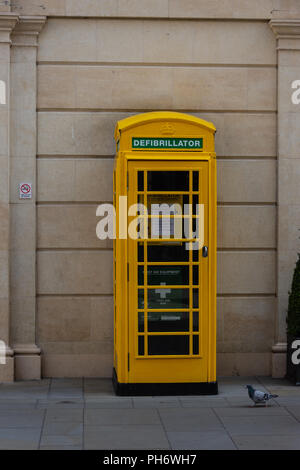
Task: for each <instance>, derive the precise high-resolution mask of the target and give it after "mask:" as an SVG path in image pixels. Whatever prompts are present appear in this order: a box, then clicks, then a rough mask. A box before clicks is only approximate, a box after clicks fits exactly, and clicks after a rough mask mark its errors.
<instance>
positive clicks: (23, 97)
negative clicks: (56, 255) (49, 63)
mask: <svg viewBox="0 0 300 470" xmlns="http://www.w3.org/2000/svg"><path fill="white" fill-rule="evenodd" d="M45 21H46V17H34V16H20V17H19V22H18V24H17V25H16V27H15V29H14V31H13V34H12V48H11V134H10V137H11V159H10V171H11V176H10V203H11V341H12V344H13V348H14V354H15V378H16V380H30V379H39V378H40V377H41V357H40V349H39V348H38V347H37V346H36V344H35V343H36V340H35V338H36V95H37V84H36V60H37V45H38V35H39V33H40V31H41V30H42V28H43V26H44V24H45ZM24 182H25V183H31V184H32V198H31V199H20V197H19V185H20V183H24Z"/></svg>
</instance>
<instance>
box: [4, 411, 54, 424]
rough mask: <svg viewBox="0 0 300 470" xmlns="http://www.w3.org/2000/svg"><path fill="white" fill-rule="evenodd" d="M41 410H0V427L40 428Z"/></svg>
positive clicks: (42, 418)
mask: <svg viewBox="0 0 300 470" xmlns="http://www.w3.org/2000/svg"><path fill="white" fill-rule="evenodd" d="M44 416H45V412H44V411H43V410H0V428H40V427H41V426H42V424H43V420H44Z"/></svg>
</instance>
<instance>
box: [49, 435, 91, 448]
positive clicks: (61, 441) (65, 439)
mask: <svg viewBox="0 0 300 470" xmlns="http://www.w3.org/2000/svg"><path fill="white" fill-rule="evenodd" d="M82 445H83V443H82V436H73V435H68V436H65V435H54V436H42V439H41V443H40V446H41V447H44V446H52V447H55V448H58V447H62V446H64V447H65V446H72V447H74V446H80V447H81V446H82Z"/></svg>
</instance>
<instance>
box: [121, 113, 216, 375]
mask: <svg viewBox="0 0 300 470" xmlns="http://www.w3.org/2000/svg"><path fill="white" fill-rule="evenodd" d="M214 133H215V127H214V126H213V124H211V123H208V122H206V121H204V120H202V119H199V118H196V117H194V116H189V115H185V114H181V113H173V112H154V113H146V114H141V115H137V116H132V117H130V118H127V119H124V120H123V121H120V122H119V123H118V124H117V126H116V130H115V138H116V142H117V155H116V160H115V177H114V181H115V189H114V201H115V207H116V214H117V217H116V235H117V238H116V240H115V241H114V261H115V269H114V273H115V274H114V276H115V279H114V297H115V354H114V367H115V371H116V376H117V380H118V382H119V383H121V384H130V383H133V384H139V383H166V384H167V383H205V382H215V381H216V161H215V152H214ZM157 171H160V172H166V173H163V174H166V175H167V172H171V171H172V172H176V171H181V172H182V171H184V172H187V174H189V187H187V188H185V190H184V191H181V190H180V189H178V188H175V189H174V188H172V189H174V190H171V191H168V194H169V199H170V194H173V195H174V197H175V195H176V198H177V202H178V201H180V200H183V199H182V198H186V199H185V200H188V201H189V202H190V203H191V202H192V201H194V199H193V198H196V199H195V200H197V201H198V202H199V203H200V204H203V205H204V234H203V236H204V240H203V244H204V245H206V246H208V250H209V254H208V257H202V256H200V255H201V253H199V259H198V262H197V263H195V261H194V260H193V252H192V251H190V252H189V255H188V260H187V261H186V262H181V261H180V260H178V261H176V260H171V261H169V262H164V261H156V262H151V261H150V262H149V263H148V262H147V252H148V251H147V250H148V246H150V245H157V244H158V245H159V244H160V245H162V244H163V245H166V244H170V243H171V244H172V243H173V244H174V241H173V240H174V239H172V238H170V239H168V240H166V239H163V242H162V241H161V240H158V239H157V241H155V240H154V239H151V242H150V243H148V241H147V240H146V239H145V238H144V237H143V238H141V239H139V240H136V239H133V238H131V237H128V233H125V234H124V232H126V230H127V228H129V229H130V227H131V224H132V222H134V223H135V222H136V221H135V219H136V213H135V214H134V213H132V214H131V215H128V212H126V211H128V208H129V207H131V206H132V205H133V204H136V203H138V202H139V201H143V204H144V205H145V207H146V208H147V207H148V204H149V203H150V201H151V199H150V196H151V198H152V203H153V202H154V201H156V200H157V198H158V197H161V201H162V202H163V201H164V195H163V191H161V190H156V191H155V190H154V191H150V193H151V194H150V193H149V188H148V186H147V178H148V174H149V175H152V174H153V173H151V172H157ZM138 172H143V178H144V183H143V190H141V188H138ZM148 172H150V173H148ZM193 172H197V174H198V175H199V176H198V178H199V183H198V189H197V191H196V190H195V188H193V185H192V175H193ZM139 174H141V173H139ZM156 174H157V173H155V175H156ZM126 198H127V199H126ZM180 198H181V199H180ZM125 199H126V201H127V205H126V204H125V205H123V206H122V204H123V203H124V200H125ZM165 200H166V198H165ZM124 212H126V213H125V215H124ZM165 217H166V216H165ZM176 217H177V216H174V218H173V220H175V219H176ZM163 218H164V215H160V216H154V215H153V214H151V215H150V216H148V219H149V221H151V220H152V221H153V220H154V219H155V220H156V219H157V221H156V225H157V227H158V226H159V224H161V225H160V227H162V226H163ZM159 219H161V222H159ZM144 220H146V217H144ZM153 223H154V222H153ZM191 223H192V222H191ZM122 224H123V225H124V226H125V227H123V233H122V237H124V238H120V237H119V236H118V235H120V233H119V232H120V229H121V225H122ZM156 229H157V228H156ZM145 234H146V232H145ZM147 235H148V232H147ZM126 236H127V238H126ZM175 241H176V243H177V244H180V243H184V242H186V238H183V239H181V238H178V237H176V240H175ZM141 243H143V245H141ZM138 244H140V246H143V247H144V248H143V253H144V261H143V262H139V260H138V257H137V252H138ZM195 265H196V266H198V268H199V271H198V281H197V282H198V284H197V286H195V285H194V281H193V280H192V277H193V273H194V271H193V269H194V268H193V266H195ZM166 266H169V269H171V267H172V266H175V268H176V267H177V271H178V267H180V266H181V267H187V270H188V271H184V270H182V272H186V273H187V272H189V283H188V285H187V284H185V283H184V284H182V285H180V283H179V284H174V285H173V284H172V283H170V284H168V285H167V286H166V287H165V286H164V285H162V284H164V283H160V284H155V283H154V284H153V283H152V282H151V276H153V273H155V272H158V271H155V269H157V267H160V268H159V269H160V270H161V272H163V273H164V271H163V270H164V269H165V268H164V267H166ZM139 267H140V268H141V269H143V267H144V271H141V272H143V278H142V279H143V285H142V287H141V286H140V285H139V279H138V269H139ZM154 268H155V269H154ZM198 268H197V269H198ZM149 269H150V271H149V273H150V279H148V270H149ZM182 269H183V268H182ZM170 272H172V270H171V271H170ZM173 272H176V270H175V271H174V270H173ZM178 272H181V271H180V270H179V271H178ZM195 272H196V271H195ZM164 289H166V290H164ZM195 289H198V293H199V294H198V297H199V304H198V306H197V307H195V306H194V305H193V303H192V302H193V295H194V291H195ZM155 290H160V291H161V292H160V294H159V295H160V296H161V297H162V298H166V294H167V293H168V294H170V293H171V294H172V296H174V295H175V293H176V292H177V294H176V295H179V296H180V292H181V293H182V295H186V297H187V298H188V302H189V304H188V305H189V306H188V308H187V309H183V308H177V309H176V307H173V308H170V309H169V308H162V309H159V308H158V309H157V308H153V306H152V308H150V307H149V305H148V297H149V296H150V297H149V302H150V301H151V296H152V295H153V292H154V291H155ZM142 291H143V295H144V304H143V305H144V306H143V308H141V305H139V304H138V293H141V292H142ZM167 291H170V292H167ZM161 310H163V313H162V312H161ZM176 311H178V312H184V311H186V312H187V315H188V317H187V318H188V322H187V323H186V325H188V327H187V328H188V331H176V330H175V331H174V330H171V331H165V330H163V331H148V322H147V319H148V316H149V315H150V317H149V318H152V317H153V318H154V319H155V318H158V317H156V316H155V315H158V314H159V313H160V314H161V316H160V319H162V318H165V319H168V320H169V319H171V321H173V320H174V318H179V317H178V315H180V314H179V313H176ZM138 312H140V313H143V314H144V331H143V332H141V331H139V328H138ZM155 312H156V313H155ZM174 312H175V313H174ZM153 315H154V316H153ZM168 315H169V316H168ZM172 315H173V316H172ZM176 315H177V317H176ZM197 315H198V330H196V331H194V330H193V328H194V327H193V321H194V320H193V319H194V318H195V319H196V320H197ZM172 319H173V320H172ZM196 320H195V321H196ZM149 321H150V320H149ZM150 324H151V325H152V323H151V322H150V323H149V325H150ZM154 324H156V323H155V322H154ZM158 324H161V323H158ZM142 337H144V338H145V341H144V351H143V355H142V354H141V351H139V349H138V341H139V338H140V341H141V338H142ZM164 337H166V338H172V337H173V338H174V341H176V338H177V337H178V338H182V339H183V340H184V338H187V339H186V340H184V344H185V345H186V346H185V347H186V348H187V349H186V350H187V351H188V354H185V353H182V352H181V353H180V354H177V355H174V354H171V355H170V354H168V353H167V352H163V353H160V354H154V355H151V354H150V351H149V350H148V341H150V339H149V338H154V339H155V341H157V340H158V339H159V338H162V340H163V338H164ZM196 337H198V343H199V346H198V349H197V346H195V349H193V344H194V343H193V342H194V341H196V342H195V344H196V345H197V340H196ZM151 341H152V340H151ZM149 344H150V345H151V343H149ZM152 344H154V343H152ZM151 352H152V351H151Z"/></svg>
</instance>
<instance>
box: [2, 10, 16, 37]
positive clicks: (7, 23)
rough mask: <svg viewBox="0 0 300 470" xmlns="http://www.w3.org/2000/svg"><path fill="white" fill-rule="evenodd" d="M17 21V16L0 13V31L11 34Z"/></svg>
mask: <svg viewBox="0 0 300 470" xmlns="http://www.w3.org/2000/svg"><path fill="white" fill-rule="evenodd" d="M18 21H19V15H15V14H13V13H0V31H8V32H11V31H12V30H13V29H14V27H15V26H16V24H17V22H18Z"/></svg>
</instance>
